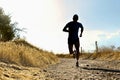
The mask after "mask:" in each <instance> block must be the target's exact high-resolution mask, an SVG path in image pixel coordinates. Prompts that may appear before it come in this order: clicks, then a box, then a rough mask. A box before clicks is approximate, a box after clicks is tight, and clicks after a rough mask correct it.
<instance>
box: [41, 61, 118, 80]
mask: <svg viewBox="0 0 120 80" xmlns="http://www.w3.org/2000/svg"><path fill="white" fill-rule="evenodd" d="M79 63H80V67H78V68H77V67H76V66H75V59H61V62H60V63H58V64H56V65H52V66H50V67H48V68H47V69H44V70H43V72H44V74H45V75H46V80H120V61H100V60H79Z"/></svg>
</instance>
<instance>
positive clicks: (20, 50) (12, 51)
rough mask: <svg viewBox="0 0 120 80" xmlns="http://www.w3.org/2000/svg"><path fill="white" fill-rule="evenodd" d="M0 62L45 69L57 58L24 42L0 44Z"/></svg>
mask: <svg viewBox="0 0 120 80" xmlns="http://www.w3.org/2000/svg"><path fill="white" fill-rule="evenodd" d="M0 61H2V62H5V63H14V64H17V65H22V66H31V67H46V66H47V65H49V64H54V63H56V62H57V61H58V58H57V57H56V56H55V55H54V54H53V53H52V52H47V51H43V50H42V49H38V48H36V47H35V46H33V45H31V44H29V43H27V42H26V41H24V40H16V41H10V42H0Z"/></svg>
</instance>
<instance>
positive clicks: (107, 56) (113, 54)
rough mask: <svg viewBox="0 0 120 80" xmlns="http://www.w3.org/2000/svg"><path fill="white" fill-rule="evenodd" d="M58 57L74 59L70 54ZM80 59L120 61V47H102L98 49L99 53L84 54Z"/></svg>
mask: <svg viewBox="0 0 120 80" xmlns="http://www.w3.org/2000/svg"><path fill="white" fill-rule="evenodd" d="M57 56H58V57H60V58H73V57H72V55H69V54H57ZM80 58H81V59H92V60H94V59H97V60H120V47H117V48H115V46H101V47H100V48H98V52H96V51H94V52H92V53H89V52H85V51H84V52H82V53H81V54H80Z"/></svg>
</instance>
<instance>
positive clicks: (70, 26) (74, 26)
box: [63, 14, 84, 67]
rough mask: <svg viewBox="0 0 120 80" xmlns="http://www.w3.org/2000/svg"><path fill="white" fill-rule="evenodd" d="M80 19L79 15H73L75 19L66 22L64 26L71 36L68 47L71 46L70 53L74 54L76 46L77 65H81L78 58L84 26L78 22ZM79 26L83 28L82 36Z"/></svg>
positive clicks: (64, 29)
mask: <svg viewBox="0 0 120 80" xmlns="http://www.w3.org/2000/svg"><path fill="white" fill-rule="evenodd" d="M77 21H78V15H77V14H75V15H74V16H73V21H71V22H69V23H67V24H66V26H65V27H64V28H63V31H64V32H68V33H69V36H68V48H69V53H70V54H73V45H74V46H75V48H76V52H77V54H76V59H77V62H76V66H77V67H78V66H79V63H78V60H79V54H80V53H79V47H80V42H79V37H82V33H83V30H84V28H83V26H82V24H81V23H79V22H77ZM79 28H81V33H80V36H78V32H79Z"/></svg>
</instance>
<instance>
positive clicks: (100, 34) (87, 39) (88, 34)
mask: <svg viewBox="0 0 120 80" xmlns="http://www.w3.org/2000/svg"><path fill="white" fill-rule="evenodd" d="M118 35H120V31H116V32H112V33H111V32H105V31H100V30H85V31H84V33H83V37H82V38H81V46H82V47H83V49H85V50H95V41H98V42H100V43H103V45H104V41H107V40H109V39H112V38H114V37H116V36H118ZM101 41H103V42H101Z"/></svg>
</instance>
